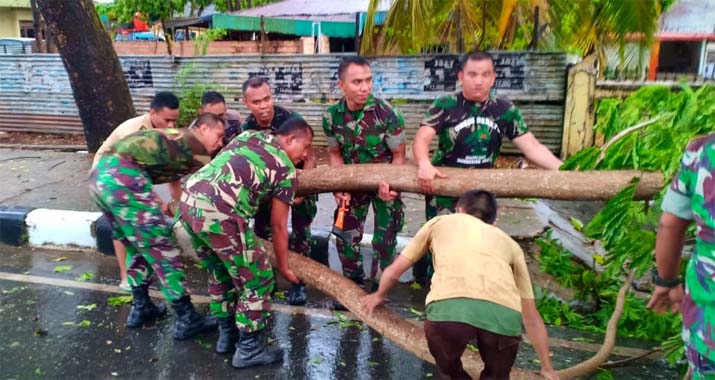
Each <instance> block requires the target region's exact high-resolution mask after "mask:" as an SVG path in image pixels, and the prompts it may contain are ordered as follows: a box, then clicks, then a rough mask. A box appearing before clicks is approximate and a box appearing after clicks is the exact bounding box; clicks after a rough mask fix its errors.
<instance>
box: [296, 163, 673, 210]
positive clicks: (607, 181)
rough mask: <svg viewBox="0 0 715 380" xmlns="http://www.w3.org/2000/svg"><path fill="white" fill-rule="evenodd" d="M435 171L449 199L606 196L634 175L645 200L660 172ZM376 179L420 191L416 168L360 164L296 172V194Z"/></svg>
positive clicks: (360, 185)
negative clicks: (474, 194)
mask: <svg viewBox="0 0 715 380" xmlns="http://www.w3.org/2000/svg"><path fill="white" fill-rule="evenodd" d="M439 170H440V171H442V172H443V173H444V174H445V175H447V178H437V179H435V181H434V185H435V194H437V195H444V196H451V197H459V196H460V195H462V194H463V193H464V192H465V191H468V190H472V189H477V188H478V189H483V190H487V191H490V192H492V193H494V194H495V195H496V196H498V197H503V198H543V199H562V200H582V201H594V200H607V199H610V198H612V197H613V196H614V195H616V194H617V193H618V191H620V190H621V189H623V188H624V187H626V186H628V185H629V184H630V182H631V180H633V178H640V182H639V184H638V188H637V190H636V195H635V198H636V199H649V198H652V197H653V195H654V194H656V193H657V192H658V191H660V189H661V188H662V187H663V175H662V174H660V173H652V172H642V171H636V170H601V171H598V170H593V171H586V172H576V171H556V170H521V169H459V168H443V167H441V168H439ZM380 181H385V182H387V183H389V184H390V186H391V187H392V188H393V189H395V190H397V191H405V192H410V193H420V189H419V187H418V186H417V168H416V167H415V166H410V165H400V166H398V165H391V164H359V165H345V166H341V167H339V168H335V167H332V168H331V167H327V166H322V167H319V168H316V169H311V170H304V171H303V172H302V173H301V174H300V175H299V176H298V195H307V194H316V193H328V192H335V191H354V192H361V191H376V190H377V186H378V183H379V182H380Z"/></svg>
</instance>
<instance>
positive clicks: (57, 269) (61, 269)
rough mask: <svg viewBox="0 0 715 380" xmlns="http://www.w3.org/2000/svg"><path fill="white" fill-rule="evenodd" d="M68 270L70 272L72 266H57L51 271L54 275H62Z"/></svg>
mask: <svg viewBox="0 0 715 380" xmlns="http://www.w3.org/2000/svg"><path fill="white" fill-rule="evenodd" d="M69 270H72V265H58V266H56V267H55V269H53V271H54V272H55V273H64V272H67V271H69Z"/></svg>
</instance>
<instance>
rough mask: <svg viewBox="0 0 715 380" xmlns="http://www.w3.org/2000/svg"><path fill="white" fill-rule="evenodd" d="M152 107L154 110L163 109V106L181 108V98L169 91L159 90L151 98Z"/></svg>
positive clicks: (173, 108)
mask: <svg viewBox="0 0 715 380" xmlns="http://www.w3.org/2000/svg"><path fill="white" fill-rule="evenodd" d="M150 108H151V109H153V110H154V111H161V109H162V108H168V109H172V110H175V109H179V98H177V97H176V95H174V94H173V93H171V92H169V91H161V92H157V93H156V95H154V99H152V100H151V105H150Z"/></svg>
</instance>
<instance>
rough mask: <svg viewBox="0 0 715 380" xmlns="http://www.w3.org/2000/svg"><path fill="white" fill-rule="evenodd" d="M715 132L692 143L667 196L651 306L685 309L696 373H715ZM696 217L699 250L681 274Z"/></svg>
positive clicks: (703, 376)
mask: <svg viewBox="0 0 715 380" xmlns="http://www.w3.org/2000/svg"><path fill="white" fill-rule="evenodd" d="M714 177H715V134H710V135H707V136H705V137H701V138H698V139H695V140H693V141H691V142H690V144H688V147H687V148H686V150H685V154H684V155H683V159H682V161H681V167H680V172H679V173H678V174H677V175H676V177H675V179H674V180H673V182H672V184H671V186H670V188H669V189H668V192H667V193H666V195H665V198H664V199H663V204H662V209H663V214H662V216H661V218H660V224H659V227H658V238H657V240H656V245H655V261H656V265H657V269H656V270H654V271H653V283H654V284H655V289H654V290H653V297H652V298H651V300H650V302H649V303H648V307H650V308H652V309H653V310H654V311H656V312H659V313H662V312H665V311H666V310H668V309H670V310H671V311H672V312H678V311H680V309H682V312H683V340H684V341H685V356H686V357H687V359H688V362H689V364H690V368H691V369H692V374H693V379H715V199H714V198H713V195H714V194H715V181H713V178H714ZM693 221H695V224H696V226H697V229H696V240H695V251H694V252H693V255H692V257H691V258H690V262H689V263H688V267H687V270H686V273H685V294H683V285H682V282H681V280H680V257H681V254H682V250H683V242H684V239H685V233H686V230H687V229H688V226H689V225H690V224H691V223H692V222H693Z"/></svg>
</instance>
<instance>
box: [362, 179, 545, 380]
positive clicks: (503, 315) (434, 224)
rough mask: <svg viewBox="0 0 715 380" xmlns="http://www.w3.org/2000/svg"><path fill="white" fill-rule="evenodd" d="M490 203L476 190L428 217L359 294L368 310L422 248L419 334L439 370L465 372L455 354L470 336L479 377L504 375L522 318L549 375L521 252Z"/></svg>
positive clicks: (450, 373)
mask: <svg viewBox="0 0 715 380" xmlns="http://www.w3.org/2000/svg"><path fill="white" fill-rule="evenodd" d="M496 214H497V202H496V199H495V198H494V196H493V195H492V194H491V193H489V192H486V191H483V190H472V191H468V192H466V193H465V194H464V195H462V197H461V198H460V199H459V201H458V202H457V213H456V214H449V215H442V216H437V217H435V218H433V219H431V220H430V221H428V222H427V223H426V224H425V225H424V226H423V227H422V228H421V229H420V230H419V231H418V232H417V234H416V235H415V237H414V238H413V239H412V241H410V243H409V244H408V245H407V247H405V249H404V250H403V251H402V253H401V254H400V256H398V257H397V258H396V259H395V261H394V262H393V263H392V265H390V266H389V267H388V268H387V269H385V272H384V273H383V275H382V278H381V280H380V287H379V289H378V290H377V292H375V293H373V294H370V295H368V296H365V297H364V298H363V299H362V304H363V306H364V307H365V308H366V309H367V310H368V312H372V310H373V309H374V308H375V307H377V306H378V305H380V304H381V303H383V302H384V300H385V297H386V296H387V292H388V291H389V290H390V289H391V288H392V287H393V286H394V285H395V284H396V283H397V280H398V279H399V278H400V276H401V275H402V273H404V272H405V271H406V270H407V269H409V268H410V267H412V266H413V265H414V264H415V262H417V261H418V260H419V259H420V258H422V257H423V256H424V255H425V254H426V253H427V251H428V250H429V251H431V252H432V255H433V256H432V257H433V261H434V263H433V264H434V277H433V278H432V286H431V287H430V292H429V293H428V294H427V299H426V301H425V303H426V304H427V310H426V311H427V313H426V314H427V321H426V322H425V335H426V337H427V344H428V346H429V349H430V352H431V353H432V356H434V358H435V360H436V362H437V366H438V368H439V370H440V372H441V373H442V374H443V375H446V376H447V377H448V378H451V379H469V378H470V377H469V375H468V374H467V373H466V372H465V371H464V368H463V367H462V361H461V356H462V354H463V353H464V350H465V348H466V346H467V343H469V342H470V341H471V340H472V339H474V338H476V339H477V347H478V348H479V354H480V355H481V357H482V360H483V361H484V370H483V371H482V374H481V377H480V378H482V379H508V378H509V372H510V371H511V367H512V366H513V365H514V361H515V360H516V355H517V353H518V350H519V342H520V341H521V324H522V322H523V324H524V326H525V327H526V332H527V334H528V336H529V340H530V341H531V342H532V343H533V345H534V349H535V350H536V353H537V355H538V356H539V360H540V361H541V372H542V374H543V375H544V376H545V377H546V378H547V379H557V378H558V375H557V374H556V372H555V371H554V369H553V367H552V366H551V359H550V358H549V345H548V336H547V333H546V327H545V326H544V322H543V320H542V319H541V316H540V315H539V312H538V310H537V309H536V303H535V302H534V292H533V290H532V287H531V280H530V278H529V271H528V269H527V266H526V260H525V259H524V252H523V251H522V250H521V248H520V247H519V245H518V244H517V243H516V242H515V241H514V240H512V239H511V238H510V237H509V235H507V234H506V233H504V232H503V231H501V230H500V229H499V228H497V227H495V226H494V225H493V223H494V222H495V220H496Z"/></svg>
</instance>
